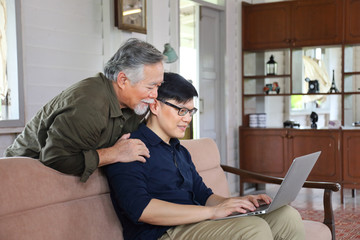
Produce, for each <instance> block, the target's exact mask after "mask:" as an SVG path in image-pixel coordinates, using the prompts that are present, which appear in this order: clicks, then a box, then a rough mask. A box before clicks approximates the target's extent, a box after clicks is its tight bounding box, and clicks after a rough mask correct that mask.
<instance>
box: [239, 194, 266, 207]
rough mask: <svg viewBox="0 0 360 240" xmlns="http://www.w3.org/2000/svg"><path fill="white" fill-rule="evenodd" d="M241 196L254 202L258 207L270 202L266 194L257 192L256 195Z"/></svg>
mask: <svg viewBox="0 0 360 240" xmlns="http://www.w3.org/2000/svg"><path fill="white" fill-rule="evenodd" d="M243 198H247V199H248V200H249V201H250V202H252V203H253V204H254V206H255V207H259V206H260V205H264V204H270V203H271V201H272V199H271V197H269V196H268V195H266V194H258V195H247V196H244V197H243Z"/></svg>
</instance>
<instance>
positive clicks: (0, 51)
mask: <svg viewBox="0 0 360 240" xmlns="http://www.w3.org/2000/svg"><path fill="white" fill-rule="evenodd" d="M6 21H7V18H6V0H0V99H1V100H3V99H4V98H5V96H6V92H7V79H6V59H7V44H6Z"/></svg>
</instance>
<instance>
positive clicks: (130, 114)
mask: <svg viewBox="0 0 360 240" xmlns="http://www.w3.org/2000/svg"><path fill="white" fill-rule="evenodd" d="M162 61H163V55H162V54H161V52H160V51H158V50H157V49H155V48H154V47H153V46H152V45H150V44H148V43H146V42H144V41H141V40H138V39H129V40H128V41H127V42H126V43H125V44H124V45H123V46H121V47H120V49H119V50H118V51H117V52H116V53H115V55H114V56H113V57H112V58H111V59H110V60H109V61H108V62H107V64H106V65H105V67H104V74H102V73H98V74H97V75H96V76H95V77H91V78H87V79H85V80H82V81H80V82H78V83H76V84H74V85H72V86H70V87H69V88H68V89H66V90H64V91H63V92H62V93H60V94H59V95H57V96H56V97H54V98H53V99H52V100H51V101H50V102H48V103H47V104H46V105H45V106H44V107H43V108H42V109H41V110H40V111H39V112H38V113H37V114H36V115H35V116H34V118H33V119H32V120H31V121H30V122H28V123H27V124H26V126H25V128H24V131H23V132H22V133H21V134H20V135H19V136H18V137H17V138H16V139H15V141H14V142H13V144H12V145H10V146H9V147H8V148H7V149H6V151H5V156H7V157H11V156H27V157H33V158H38V159H39V160H40V161H41V162H42V163H43V164H45V165H46V166H49V167H51V168H54V169H56V170H58V171H61V172H63V173H67V174H73V175H78V176H81V178H80V180H81V181H83V182H85V181H86V180H87V179H88V178H89V176H90V175H91V174H92V173H93V172H94V171H95V170H96V168H97V167H99V166H104V165H108V164H110V163H115V162H129V161H142V162H145V158H144V157H149V151H148V149H147V148H146V146H145V145H144V143H143V142H141V141H140V140H137V139H129V136H130V134H129V133H130V132H132V131H134V130H136V129H137V127H138V125H139V124H140V122H141V121H142V119H143V118H144V115H145V114H146V112H147V110H148V107H149V104H151V103H153V102H154V99H156V97H157V89H158V87H159V86H160V85H161V83H162V82H163V75H164V68H163V62H162Z"/></svg>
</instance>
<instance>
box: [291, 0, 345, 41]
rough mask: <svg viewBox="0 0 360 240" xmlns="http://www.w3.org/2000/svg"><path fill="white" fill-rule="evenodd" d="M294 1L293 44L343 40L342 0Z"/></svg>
mask: <svg viewBox="0 0 360 240" xmlns="http://www.w3.org/2000/svg"><path fill="white" fill-rule="evenodd" d="M294 3H295V4H294V7H293V14H292V41H293V46H315V45H326V44H338V43H341V42H342V36H343V3H342V0H316V1H312V0H303V1H296V2H294Z"/></svg>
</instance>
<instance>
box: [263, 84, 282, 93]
mask: <svg viewBox="0 0 360 240" xmlns="http://www.w3.org/2000/svg"><path fill="white" fill-rule="evenodd" d="M263 91H264V92H265V93H266V94H269V92H270V91H274V92H276V93H277V94H279V93H280V87H279V83H278V82H273V83H268V84H266V85H265V87H264V89H263Z"/></svg>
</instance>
